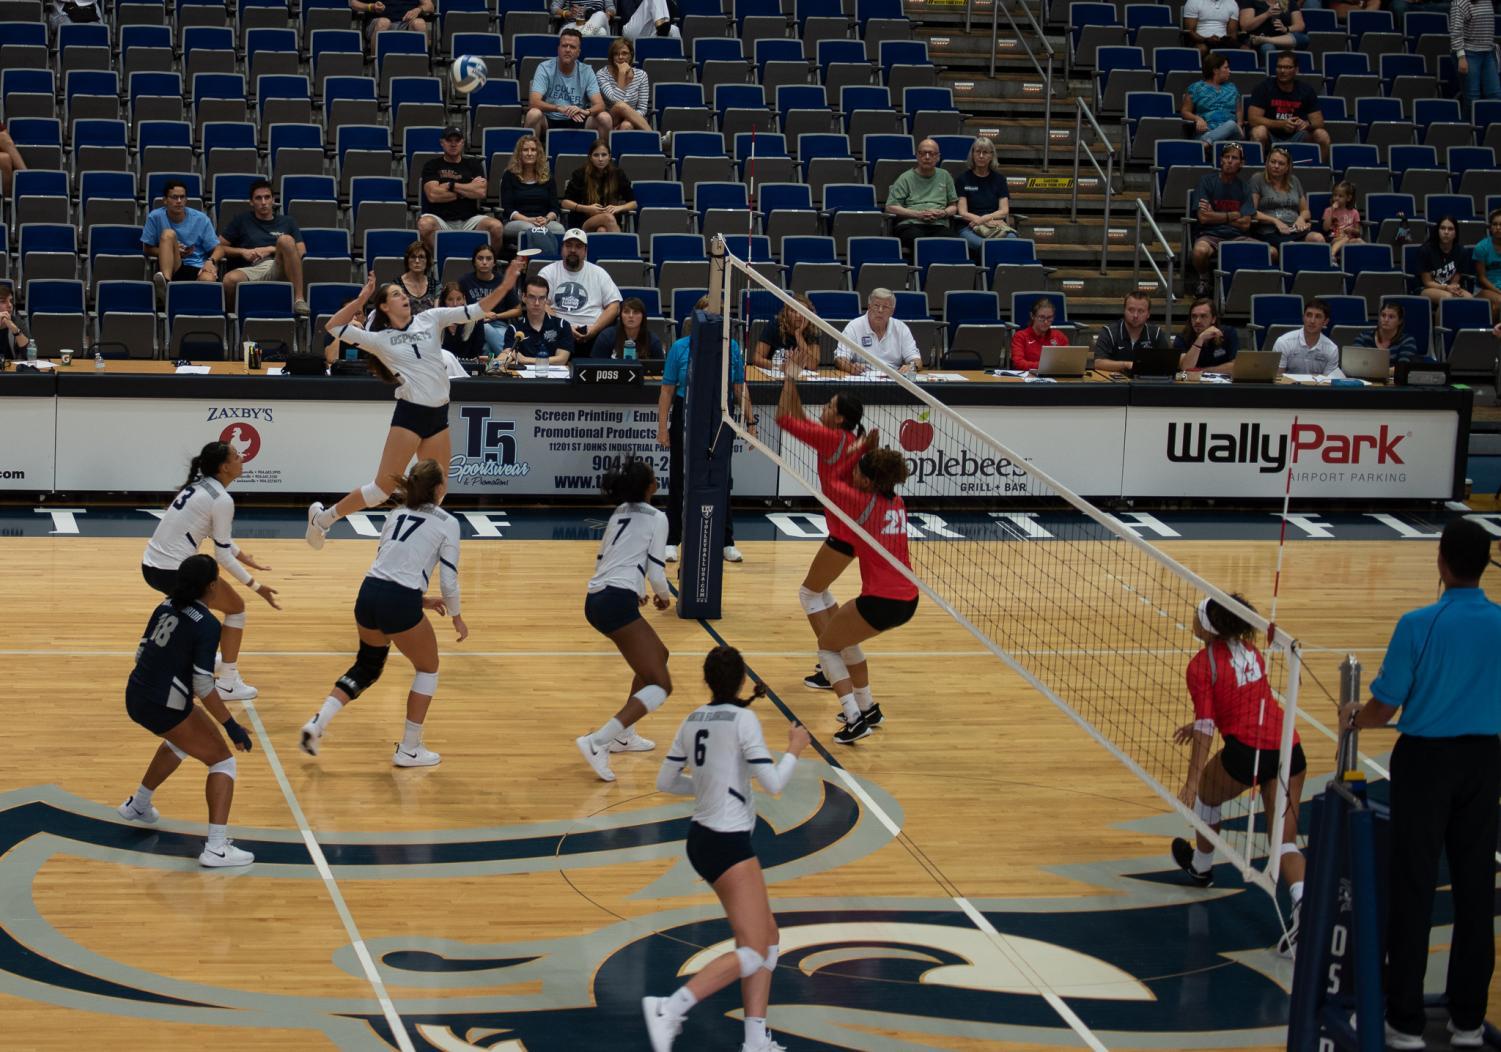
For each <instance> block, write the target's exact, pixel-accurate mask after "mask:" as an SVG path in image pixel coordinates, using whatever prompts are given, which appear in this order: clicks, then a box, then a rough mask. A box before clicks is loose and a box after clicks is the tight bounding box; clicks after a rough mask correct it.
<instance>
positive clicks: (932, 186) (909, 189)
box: [886, 139, 959, 262]
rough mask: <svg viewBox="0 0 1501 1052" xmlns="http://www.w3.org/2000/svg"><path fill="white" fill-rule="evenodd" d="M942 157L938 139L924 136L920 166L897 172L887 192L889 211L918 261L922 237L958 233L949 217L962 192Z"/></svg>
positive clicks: (905, 247)
mask: <svg viewBox="0 0 1501 1052" xmlns="http://www.w3.org/2000/svg"><path fill="white" fill-rule="evenodd" d="M939 160H940V158H939V156H938V143H936V142H934V141H933V140H932V139H924V140H923V141H922V142H920V143H918V144H917V167H916V168H913V169H912V170H911V171H907V172H903V173H902V174H901V175H899V176H897V177H896V182H894V183H892V184H891V190H890V192H888V193H887V195H886V213H887V214H888V215H892V216H895V217H896V236H897V237H899V238H901V240H902V248H903V250H904V251H905V252H906V253H907V257H908V258H909V259H913V260H914V262H915V250H914V248H913V244H912V243H913V242H914V241H916V240H917V239H918V238H920V237H953V236H954V230H953V227H952V226H951V225H950V222H949V221H950V219H952V217H953V216H954V214H955V213H956V212H958V210H959V194H958V191H956V190H955V189H954V179H953V177H952V176H951V175H949V173H948V172H946V171H944V170H943V169H942V168H940V167H938V162H939Z"/></svg>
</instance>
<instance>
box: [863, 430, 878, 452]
mask: <svg viewBox="0 0 1501 1052" xmlns="http://www.w3.org/2000/svg"><path fill="white" fill-rule="evenodd" d="M880 444H881V429H880V428H878V427H873V428H871V429H870V430H869V431H867V432H865V448H866V449H875V448H876V447H877V446H879V445H880Z"/></svg>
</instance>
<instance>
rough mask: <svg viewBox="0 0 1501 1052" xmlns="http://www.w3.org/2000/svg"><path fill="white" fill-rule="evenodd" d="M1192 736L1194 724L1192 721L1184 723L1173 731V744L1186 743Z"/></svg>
mask: <svg viewBox="0 0 1501 1052" xmlns="http://www.w3.org/2000/svg"><path fill="white" fill-rule="evenodd" d="M1193 736H1194V725H1193V724H1192V723H1185V724H1184V725H1183V726H1181V727H1179V728H1178V729H1177V730H1175V731H1173V744H1174V745H1187V744H1188V743H1189V742H1190V741H1192V740H1193Z"/></svg>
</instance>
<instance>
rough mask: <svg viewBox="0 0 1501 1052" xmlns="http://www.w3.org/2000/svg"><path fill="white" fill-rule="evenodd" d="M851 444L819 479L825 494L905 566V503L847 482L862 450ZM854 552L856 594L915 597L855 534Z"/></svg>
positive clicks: (911, 588)
mask: <svg viewBox="0 0 1501 1052" xmlns="http://www.w3.org/2000/svg"><path fill="white" fill-rule="evenodd" d="M853 445H854V448H853V449H852V450H851V451H850V452H849V453H847V454H846V455H845V456H844V457H842V458H841V459H840V460H839V461H838V462H837V463H836V464H835V465H834V466H833V467H832V468H831V469H830V477H829V478H828V479H827V480H823V491H824V494H825V496H827V497H828V498H829V499H830V500H832V501H833V502H834V504H835V505H836V506H837V507H838V508H839V509H840V510H841V511H843V512H844V513H845V514H846V515H848V516H849V517H850V518H852V519H854V520H855V521H856V522H857V523H859V524H860V526H861V528H862V529H864V530H865V532H866V533H868V534H870V535H871V536H872V537H874V538H875V539H876V540H877V541H878V542H880V545H881V547H882V548H885V549H886V550H887V551H888V552H890V553H891V554H892V555H894V556H896V561H897V562H899V563H901V564H902V565H903V566H905V567H907V569H909V570H910V569H912V562H911V560H909V559H908V558H907V505H906V504H904V503H903V502H902V498H901V497H896V496H892V497H883V496H881V495H880V494H879V493H870V492H867V491H865V490H860V489H856V488H855V486H854V484H853V483H852V482H850V478H851V477H852V476H853V475H854V472H855V465H856V464H858V463H859V462H860V457H861V456H862V455H863V453H864V451H865V450H864V444H863V443H854V444H853ZM851 541H852V543H853V544H854V546H855V556H856V557H857V558H858V559H859V560H860V594H861V595H874V596H880V597H881V598H883V599H916V598H917V585H915V584H913V583H912V581H911V580H910V579H909V578H908V577H907V576H906V575H905V574H903V573H902V572H901V571H900V570H898V569H897V568H896V567H894V566H892V565H891V562H890V561H889V560H888V559H887V558H886V557H885V556H884V555H882V554H881V553H880V552H879V551H877V550H876V549H875V548H873V547H871V546H870V545H869V544H868V543H866V542H865V541H864V540H863V539H861V538H860V537H859V536H858V535H857V536H855V537H853V538H851Z"/></svg>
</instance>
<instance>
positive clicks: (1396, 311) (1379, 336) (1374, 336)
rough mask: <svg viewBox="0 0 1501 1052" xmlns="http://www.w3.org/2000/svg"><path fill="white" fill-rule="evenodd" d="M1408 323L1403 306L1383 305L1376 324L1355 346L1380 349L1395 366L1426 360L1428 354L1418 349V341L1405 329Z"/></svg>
mask: <svg viewBox="0 0 1501 1052" xmlns="http://www.w3.org/2000/svg"><path fill="white" fill-rule="evenodd" d="M1406 321H1407V312H1406V311H1405V310H1403V309H1402V304H1400V303H1383V304H1382V305H1381V310H1380V311H1379V312H1378V313H1377V315H1376V324H1375V325H1373V326H1371V328H1369V329H1367V330H1366V331H1365V332H1363V333H1361V334H1360V335H1359V336H1357V337H1356V338H1355V346H1357V347H1380V348H1381V349H1382V350H1383V351H1385V352H1386V353H1387V355H1388V356H1389V357H1390V358H1391V363H1392V364H1393V365H1396V364H1397V363H1398V362H1407V361H1412V360H1413V359H1414V358H1426V357H1427V352H1426V351H1423V350H1421V349H1420V348H1419V347H1418V341H1417V340H1416V339H1414V338H1413V337H1412V336H1411V335H1410V334H1409V333H1408V332H1407V330H1406V329H1405V328H1404V327H1403V326H1404V323H1405V322H1406Z"/></svg>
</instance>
